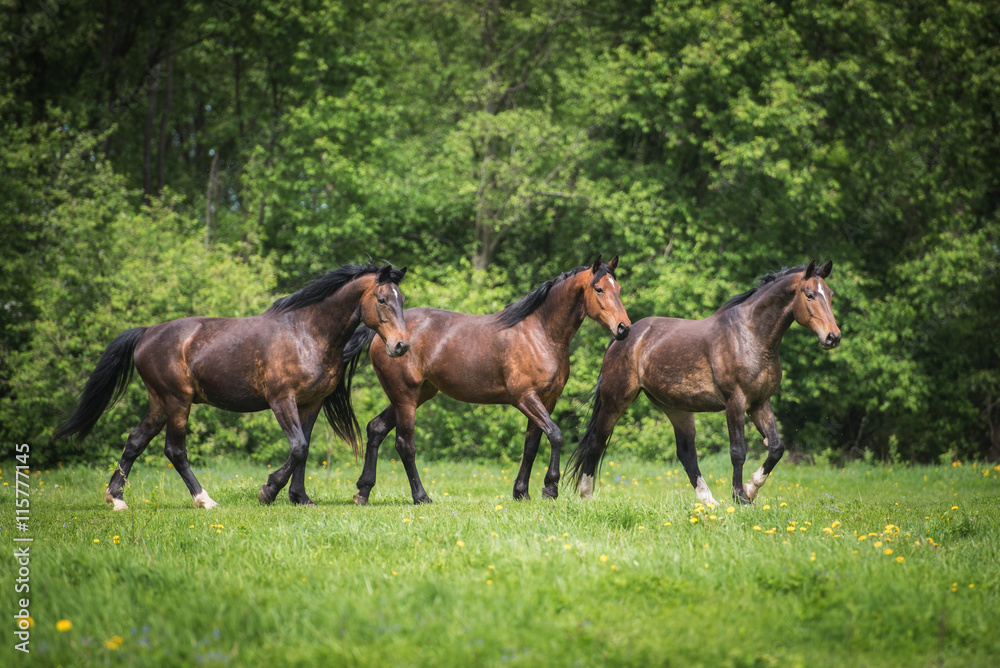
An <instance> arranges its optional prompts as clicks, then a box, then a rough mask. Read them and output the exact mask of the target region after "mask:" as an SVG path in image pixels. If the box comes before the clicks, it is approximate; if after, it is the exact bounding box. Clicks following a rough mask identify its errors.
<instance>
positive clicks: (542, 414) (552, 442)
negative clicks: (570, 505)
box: [514, 392, 563, 499]
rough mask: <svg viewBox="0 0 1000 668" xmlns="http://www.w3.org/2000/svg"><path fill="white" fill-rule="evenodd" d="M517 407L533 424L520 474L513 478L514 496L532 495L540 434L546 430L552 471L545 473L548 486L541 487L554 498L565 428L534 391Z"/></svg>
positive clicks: (545, 495) (529, 429)
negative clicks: (550, 449) (533, 467)
mask: <svg viewBox="0 0 1000 668" xmlns="http://www.w3.org/2000/svg"><path fill="white" fill-rule="evenodd" d="M517 409H518V410H520V411H521V412H522V413H524V415H525V416H526V417H527V418H528V420H529V421H530V423H529V425H528V432H527V435H526V436H525V439H524V454H523V455H521V468H520V470H519V471H518V473H517V478H516V479H515V480H514V498H515V499H529V498H531V497H530V496H529V495H528V483H529V482H530V480H531V467H532V466H533V465H534V463H535V456H536V455H537V454H538V446H539V443H541V435H542V433H544V434H545V436H546V437H547V438H548V439H549V446H550V447H551V448H552V456H551V458H550V460H549V470H548V471H547V472H546V473H545V487H544V488H543V489H542V496H544V497H547V498H550V499H554V498H556V497H557V496H559V455H560V453H561V452H562V445H563V437H562V431H560V430H559V427H558V426H556V423H555V422H553V421H552V417H551V416H550V414H549V408H548V406H546V405H545V404H543V403H542V400H541V399H539V398H538V396H537V395H536V394H534V393H533V392H532V393H531V394H529V395H527V396H526V397H525V398H524V399H523V400H522V401H521V402H520V403H519V404H517Z"/></svg>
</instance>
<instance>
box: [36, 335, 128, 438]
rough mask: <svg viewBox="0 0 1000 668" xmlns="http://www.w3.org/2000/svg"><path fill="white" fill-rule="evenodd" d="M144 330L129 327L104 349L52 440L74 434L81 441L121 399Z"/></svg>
mask: <svg viewBox="0 0 1000 668" xmlns="http://www.w3.org/2000/svg"><path fill="white" fill-rule="evenodd" d="M146 329H147V328H146V327H133V328H132V329H128V330H125V331H124V332H122V333H121V334H119V335H118V336H117V337H116V338H115V340H114V341H112V342H111V345H109V346H108V347H107V348H106V349H105V351H104V354H103V355H101V360H100V361H99V362H98V363H97V367H96V368H95V369H94V371H93V373H91V374H90V378H88V379H87V384H86V385H85V386H84V388H83V395H81V397H80V404H79V405H78V406H77V407H76V412H75V413H73V417H71V418H70V419H69V420H67V421H66V422H64V423H63V424H62V425H61V426H60V427H59V428H58V429H56V433H55V435H54V436H53V437H52V440H53V441H55V440H58V439H60V438H62V437H64V436H70V435H73V434H76V437H77V440H83V439H84V438H86V436H87V434H89V433H90V430H91V429H93V428H94V425H95V424H97V420H98V419H99V418H100V417H101V414H102V413H104V411H106V410H107V409H108V408H109V407H110V406H114V405H115V403H116V402H117V401H118V400H119V399H121V398H122V395H123V394H125V390H126V389H128V384H129V382H130V381H131V380H132V372H133V371H135V363H134V362H133V361H132V354H133V353H134V352H135V347H136V345H138V343H139V341H141V340H142V337H143V336H145V335H146Z"/></svg>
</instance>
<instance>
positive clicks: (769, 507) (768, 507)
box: [762, 503, 771, 510]
mask: <svg viewBox="0 0 1000 668" xmlns="http://www.w3.org/2000/svg"><path fill="white" fill-rule="evenodd" d="M770 509H771V504H770V503H765V504H764V507H763V508H762V510H770Z"/></svg>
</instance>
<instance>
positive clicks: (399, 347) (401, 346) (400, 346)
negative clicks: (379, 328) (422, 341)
mask: <svg viewBox="0 0 1000 668" xmlns="http://www.w3.org/2000/svg"><path fill="white" fill-rule="evenodd" d="M409 349H410V344H409V343H403V342H402V341H400V342H399V343H397V344H396V357H399V356H400V355H402V354H403V353H405V352H406V351H407V350H409Z"/></svg>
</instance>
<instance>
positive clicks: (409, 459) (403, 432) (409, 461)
mask: <svg viewBox="0 0 1000 668" xmlns="http://www.w3.org/2000/svg"><path fill="white" fill-rule="evenodd" d="M436 393H437V390H436V389H435V390H434V392H433V393H432V394H431V396H433V395H434V394H436ZM421 394H423V393H422V392H421ZM416 412H417V406H416V404H415V403H411V402H406V403H403V404H400V405H397V406H396V452H398V453H399V458H400V459H401V460H402V461H403V468H404V469H406V477H407V479H408V480H409V481H410V493H411V494H412V495H413V503H414V504H421V503H432V501H431V497H429V496H427V492H426V491H425V490H424V485H423V483H421V482H420V474H419V473H417V463H416V453H417V449H416V446H415V445H414V443H413V432H414V428H415V426H416V421H417V420H416Z"/></svg>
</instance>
